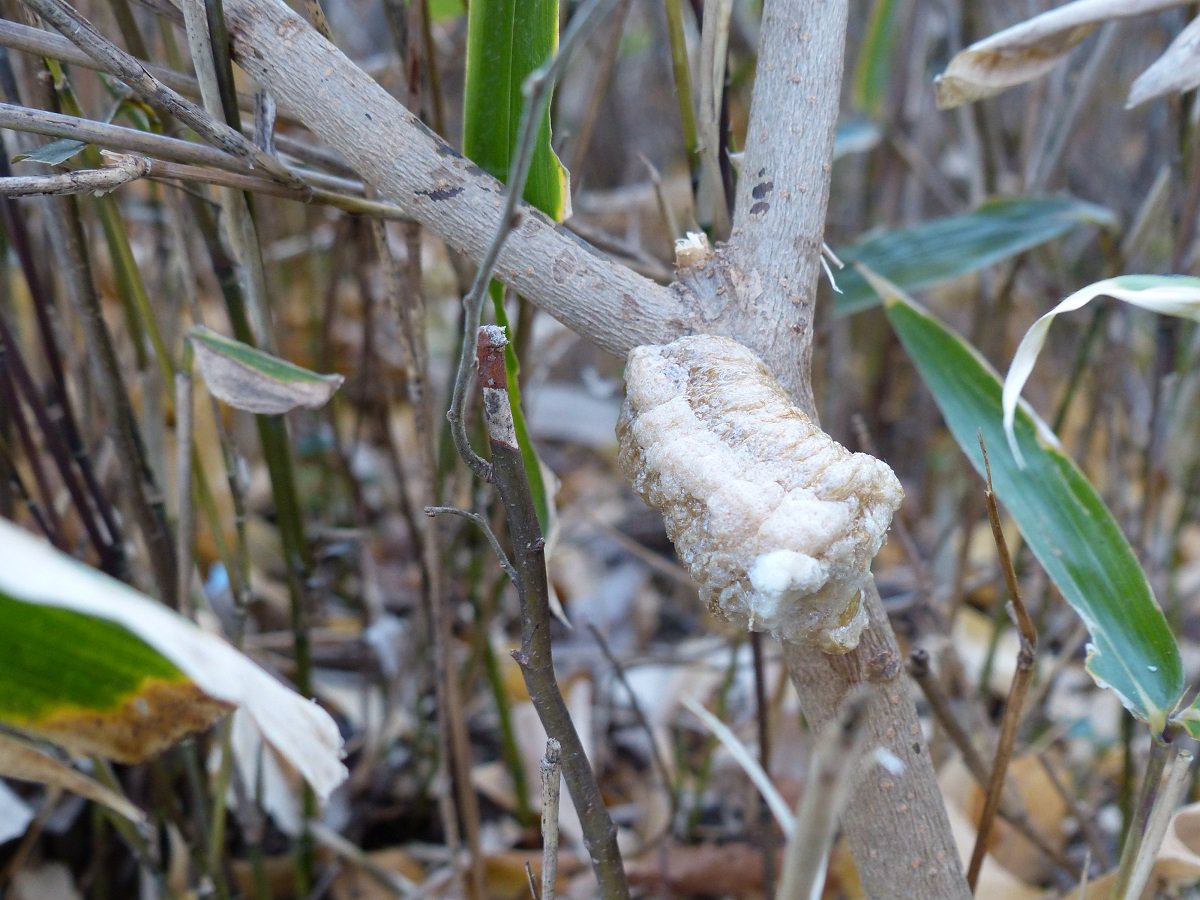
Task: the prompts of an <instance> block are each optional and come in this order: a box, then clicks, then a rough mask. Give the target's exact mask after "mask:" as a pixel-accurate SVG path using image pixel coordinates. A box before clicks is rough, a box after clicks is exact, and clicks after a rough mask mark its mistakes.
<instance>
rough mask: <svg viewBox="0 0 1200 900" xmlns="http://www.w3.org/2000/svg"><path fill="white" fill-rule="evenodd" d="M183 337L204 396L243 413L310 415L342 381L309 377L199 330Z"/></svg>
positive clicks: (253, 349) (306, 372)
mask: <svg viewBox="0 0 1200 900" xmlns="http://www.w3.org/2000/svg"><path fill="white" fill-rule="evenodd" d="M188 337H189V338H190V339H191V344H192V349H193V351H194V352H195V354H196V365H197V366H199V367H200V374H201V375H202V376H203V377H204V383H205V384H206V385H208V389H209V391H211V392H212V394H213V396H215V397H216V398H217V399H218V400H221V401H222V402H224V403H228V404H229V405H230V406H232V407H233V408H234V409H240V410H242V411H243V412H249V413H256V414H260V415H278V414H281V413H285V412H288V411H289V410H292V409H295V408H296V407H297V406H304V407H307V408H309V409H316V408H318V407H321V406H324V405H325V404H326V403H328V402H329V398H330V397H332V396H333V394H334V392H335V391H336V390H337V389H338V388H340V387H341V386H342V382H343V381H345V380H346V379H345V378H343V377H342V376H341V375H319V374H317V373H316V372H310V371H309V370H308V369H303V368H301V367H300V366H297V365H293V364H292V363H290V362H288V361H287V360H284V359H280V358H279V357H277V356H272V355H271V354H270V353H264V352H263V351H262V350H259V349H257V348H256V347H251V346H250V345H249V344H243V343H242V342H241V341H235V340H233V339H232V338H227V337H225V336H224V335H220V334H217V333H216V332H215V331H213V330H212V329H209V328H205V327H204V326H202V325H197V326H196V327H194V328H193V329H192V330H191V331H190V332H189V333H188Z"/></svg>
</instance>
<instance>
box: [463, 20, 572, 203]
mask: <svg viewBox="0 0 1200 900" xmlns="http://www.w3.org/2000/svg"><path fill="white" fill-rule="evenodd" d="M557 48H558V0H473V2H472V3H471V6H470V10H469V12H468V26H467V70H466V87H465V96H464V101H463V103H464V110H463V152H464V153H465V154H466V155H467V156H468V157H470V158H471V160H472V161H473V162H475V163H476V164H477V165H479V166H480V167H481V168H482V169H484V170H485V171H487V172H489V173H491V174H492V175H494V176H495V177H496V178H499V179H500V180H501V181H504V182H507V181H508V171H509V167H510V166H511V164H512V159H513V153H514V150H515V147H516V143H517V139H518V136H519V135H518V131H519V129H520V125H521V109H522V107H523V106H524V102H525V98H524V95H523V94H522V87H523V85H524V83H525V79H526V78H528V77H529V74H530V73H531V72H533V71H534V70H535V69H537V68H538V67H539V66H541V65H543V64H544V63H545V62H546V61H547V60H548V59H550V57H551V56H552V55H553V54H554V51H555V50H556V49H557ZM523 196H524V198H525V201H526V202H527V203H529V204H530V205H532V206H536V207H537V208H538V209H540V210H541V211H542V212H544V213H545V214H546V215H548V216H550V217H552V218H554V219H556V220H562V219H563V218H564V217H565V207H566V204H567V202H568V197H569V196H570V194H569V191H568V190H567V173H566V169H565V168H563V165H562V163H561V162H559V160H558V157H557V156H555V155H554V150H553V149H552V147H551V145H550V111H549V107H547V109H546V112H545V113H544V114H543V115H542V117H541V119H540V120H539V122H538V133H537V141H536V144H535V146H534V151H533V161H532V163H531V165H530V168H529V178H528V180H527V181H526V182H525V192H524V195H523Z"/></svg>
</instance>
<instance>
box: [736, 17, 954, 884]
mask: <svg viewBox="0 0 1200 900" xmlns="http://www.w3.org/2000/svg"><path fill="white" fill-rule="evenodd" d="M847 6H848V2H847V0H806V2H800V0H767V3H766V4H765V6H764V9H763V22H762V37H761V38H760V44H759V54H758V67H757V75H756V78H755V83H754V95H753V99H752V105H751V108H750V123H749V126H748V129H747V134H746V151H745V156H744V160H743V164H742V174H741V180H740V181H739V184H738V196H737V207H736V212H735V215H734V223H733V232H732V235H731V239H730V246H728V247H726V248H724V250H723V251H722V253H721V255H720V256H719V258H718V267H719V268H721V269H722V270H723V271H722V272H721V278H722V279H724V280H726V281H727V283H728V285H729V286H730V287H732V288H733V294H734V297H733V298H732V300H731V302H730V303H729V304H728V306H727V307H726V308H725V309H723V310H721V312H720V314H719V329H720V331H721V333H723V334H727V335H729V336H731V337H735V338H737V339H738V340H740V341H741V342H742V343H744V344H747V345H748V346H749V347H751V348H752V349H754V350H755V351H757V352H758V354H759V355H760V356H761V357H762V358H763V361H764V362H766V363H767V365H768V367H770V368H771V369H772V370H773V371H774V372H775V374H776V376H777V377H778V378H779V380H780V381H781V383H783V384H784V386H785V387H787V388H788V389H789V391H790V393H791V394H792V398H793V400H794V401H795V402H796V403H797V404H798V405H799V406H800V407H801V409H803V410H804V411H805V412H807V413H809V414H810V416H811V418H812V419H813V421H814V422H815V421H817V415H816V409H815V407H814V403H813V395H812V387H811V380H810V379H811V372H810V370H811V360H812V338H813V333H812V324H813V313H814V309H815V304H816V288H817V278H818V276H819V274H820V271H821V263H820V254H821V242H822V239H823V234H824V227H825V212H826V207H827V205H828V200H829V185H830V173H831V167H832V165H833V139H834V130H835V126H836V124H837V112H838V99H839V96H840V86H841V83H842V63H843V57H844V54H845V36H846V19H847ZM862 600H863V604H864V606H865V607H866V610H867V614H868V616H869V624H868V625H867V627H866V629H865V631H864V632H863V635H862V638H861V640H860V643H859V645H858V648H857V649H856V650H854V651H852V652H851V653H848V654H846V655H844V656H831V655H828V654H825V653H816V652H813V650H812V649H811V647H807V646H805V645H803V644H799V643H792V642H787V641H785V642H784V654H785V659H786V663H787V668H788V673H789V675H790V676H791V679H792V683H793V684H794V685H795V687H796V692H797V693H798V694H799V696H800V704H801V707H802V708H803V710H804V714H805V716H806V717H807V718H808V720H809V723H810V724H811V725H812V726H813V728H814V729H820V728H823V727H825V726H826V725H827V724H829V723H831V722H833V721H834V720H835V718H836V716H837V713H838V709H839V708H840V706H841V704H842V703H843V701H844V700H845V699H846V697H847V696H848V695H850V694H851V692H853V691H854V690H855V688H856V687H857V686H858V685H860V684H869V685H871V686H872V687H873V689H874V691H873V694H872V697H871V702H870V706H869V708H868V712H867V716H866V717H865V725H864V727H866V728H867V729H868V730H869V732H870V738H871V739H870V740H869V741H868V744H867V745H868V746H880V747H885V748H886V749H888V750H889V751H891V752H892V753H893V754H895V756H896V757H897V759H899V760H900V761H901V763H902V764H903V766H904V769H903V771H902V772H899V773H897V774H889V773H886V772H885V771H884V770H882V769H880V768H879V767H878V766H876V767H873V768H872V769H870V770H869V773H868V775H867V776H865V777H864V779H863V782H862V783H861V784H860V785H859V786H858V787H857V789H856V790H855V792H854V794H853V795H852V796H851V799H850V801H849V803H848V804H847V807H846V811H845V813H844V814H843V822H842V824H843V828H844V830H845V833H846V836H847V838H848V840H849V842H850V847H851V850H852V851H853V853H854V857H855V860H856V861H857V863H858V869H859V874H860V876H861V877H862V881H863V886H864V887H865V888H866V891H867V894H868V895H869V896H871V897H921V898H924V900H933V898H947V900H949V898H965V897H968V896H969V893H968V891H967V887H966V881H965V879H964V877H963V874H962V863H961V861H960V860H959V857H958V851H957V850H956V848H955V846H954V842H953V840H952V838H951V834H950V823H949V820H948V819H947V817H946V811H945V806H944V804H943V801H942V796H941V792H940V791H939V790H938V786H937V780H936V778H935V776H934V772H933V766H932V764H931V763H930V761H929V757H928V753H927V751H926V748H925V740H924V737H923V736H922V733H921V727H920V723H919V721H918V719H917V715H916V709H915V707H914V704H913V691H912V688H911V685H910V683H909V680H908V676H907V674H906V672H905V670H904V666H903V665H902V663H901V659H900V655H899V649H898V647H897V645H896V638H895V635H894V634H893V632H892V628H891V624H890V623H889V622H888V620H887V614H886V612H885V611H884V609H883V604H882V602H881V601H880V599H879V592H878V590H876V588H875V584H874V582H873V581H872V580H868V582H867V585H866V586H865V587H864V589H863V592H862Z"/></svg>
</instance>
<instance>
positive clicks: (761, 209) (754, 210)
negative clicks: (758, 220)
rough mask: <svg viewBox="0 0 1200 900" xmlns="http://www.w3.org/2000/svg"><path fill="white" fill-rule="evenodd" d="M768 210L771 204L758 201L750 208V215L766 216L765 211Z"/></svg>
mask: <svg viewBox="0 0 1200 900" xmlns="http://www.w3.org/2000/svg"><path fill="white" fill-rule="evenodd" d="M770 208H771V204H770V203H768V202H767V201H766V200H759V201H758V202H757V203H755V204H754V205H753V206H752V207H750V215H752V216H763V215H766V213H767V210H768V209H770Z"/></svg>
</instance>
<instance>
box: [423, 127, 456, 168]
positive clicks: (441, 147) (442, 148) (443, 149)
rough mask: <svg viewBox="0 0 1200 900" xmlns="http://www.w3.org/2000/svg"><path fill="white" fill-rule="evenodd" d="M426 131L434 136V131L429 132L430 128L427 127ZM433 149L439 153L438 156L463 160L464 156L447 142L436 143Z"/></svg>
mask: <svg viewBox="0 0 1200 900" xmlns="http://www.w3.org/2000/svg"><path fill="white" fill-rule="evenodd" d="M422 124H423V123H422ZM426 131H428V132H429V134H433V132H432V131H429V129H428V127H426ZM433 149H434V150H436V151H437V155H438V156H449V157H450V158H452V159H462V154H461V153H459V152H458V151H457V150H455V149H454V148H453V147H451V146H450V145H449V144H447V143H446V142H445V141H442V140H438V141H435V142H434V145H433Z"/></svg>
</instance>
